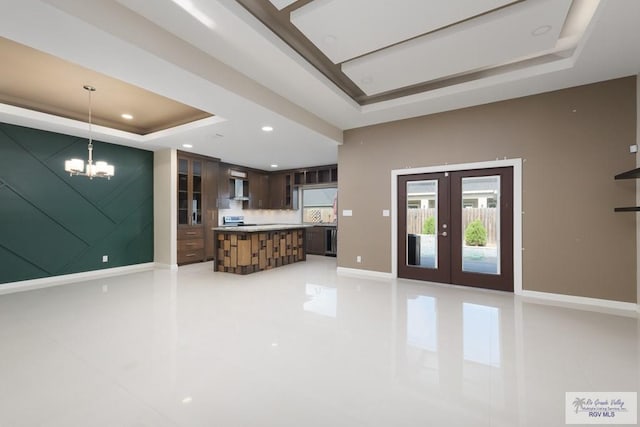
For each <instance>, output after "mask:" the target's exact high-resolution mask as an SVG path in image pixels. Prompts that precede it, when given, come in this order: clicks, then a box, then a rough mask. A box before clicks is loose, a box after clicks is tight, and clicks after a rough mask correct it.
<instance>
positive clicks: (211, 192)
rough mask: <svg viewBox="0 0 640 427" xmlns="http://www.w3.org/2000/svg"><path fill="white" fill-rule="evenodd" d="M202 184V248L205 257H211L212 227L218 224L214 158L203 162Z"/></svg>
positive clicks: (216, 181) (216, 171) (216, 179)
mask: <svg viewBox="0 0 640 427" xmlns="http://www.w3.org/2000/svg"><path fill="white" fill-rule="evenodd" d="M204 165H205V167H204V186H203V188H204V189H206V192H205V197H204V205H203V206H204V213H203V220H202V222H203V223H204V249H205V251H204V252H205V259H207V260H209V259H213V258H214V251H213V231H211V229H212V228H213V227H217V226H218V175H219V173H220V172H219V166H220V164H219V162H217V161H214V160H205V163H204Z"/></svg>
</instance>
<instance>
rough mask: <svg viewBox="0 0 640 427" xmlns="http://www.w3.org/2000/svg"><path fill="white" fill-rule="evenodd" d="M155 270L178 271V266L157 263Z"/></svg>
mask: <svg viewBox="0 0 640 427" xmlns="http://www.w3.org/2000/svg"><path fill="white" fill-rule="evenodd" d="M155 268H157V269H158V270H171V271H178V264H164V263H162V262H156V263H155Z"/></svg>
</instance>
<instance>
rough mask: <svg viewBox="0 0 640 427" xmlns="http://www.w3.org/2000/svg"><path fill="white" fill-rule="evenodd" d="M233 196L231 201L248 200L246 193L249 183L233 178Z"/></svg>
mask: <svg viewBox="0 0 640 427" xmlns="http://www.w3.org/2000/svg"><path fill="white" fill-rule="evenodd" d="M233 184H234V185H233V196H232V197H231V199H233V200H249V197H248V195H247V194H246V193H247V192H248V187H249V185H248V184H249V183H248V181H247V180H244V179H242V178H235V179H234V180H233Z"/></svg>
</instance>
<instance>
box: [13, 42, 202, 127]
mask: <svg viewBox="0 0 640 427" xmlns="http://www.w3.org/2000/svg"><path fill="white" fill-rule="evenodd" d="M0 55H1V56H0V60H1V62H2V63H3V64H11V66H10V67H0V103H3V104H9V105H13V106H16V107H21V108H27V109H30V110H35V111H40V112H43V113H47V114H52V115H55V116H60V117H65V118H69V119H74V120H80V121H87V120H88V114H89V98H88V94H87V91H85V90H84V89H83V88H82V87H83V86H84V85H85V84H89V85H91V86H94V87H95V88H96V91H95V92H93V95H92V116H93V119H92V122H93V123H94V124H96V125H101V126H106V127H109V128H112V129H118V130H122V131H125V132H131V133H135V134H138V135H146V134H150V133H153V132H157V131H160V130H164V129H169V128H172V127H175V126H179V125H183V124H186V123H191V122H193V121H196V120H200V119H204V118H206V117H211V116H212V114H209V113H207V112H205V111H201V110H198V109H196V108H193V107H190V106H188V105H185V104H182V103H180V102H177V101H174V100H172V99H169V98H165V97H163V96H160V95H157V94H155V93H153V92H149V91H147V90H144V89H141V88H140V87H137V86H134V85H131V84H128V83H125V82H123V81H120V80H117V79H114V78H112V77H108V76H106V75H104V74H101V73H97V72H95V71H92V70H90V69H87V68H84V67H81V66H79V65H76V64H73V63H71V62H68V61H64V60H62V59H60V58H57V57H55V56H53V55H49V54H47V53H43V52H40V51H38V50H36V49H33V48H31V47H28V46H25V45H22V44H19V43H16V42H13V41H11V40H8V39H6V38H2V37H0ZM42 70H46V73H45V72H43V71H42ZM121 114H130V115H132V116H133V119H129V120H127V119H124V118H122V117H121Z"/></svg>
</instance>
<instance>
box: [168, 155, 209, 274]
mask: <svg viewBox="0 0 640 427" xmlns="http://www.w3.org/2000/svg"><path fill="white" fill-rule="evenodd" d="M217 180H218V159H214V158H208V157H203V156H196V155H191V154H188V153H183V152H178V233H177V251H178V253H177V261H178V264H187V263H191V262H199V261H204V260H205V259H207V258H210V257H211V256H213V254H212V251H209V250H207V248H208V246H211V247H213V242H212V238H213V234H212V233H207V230H208V229H211V227H213V226H214V224H217V223H218V210H217V206H216V199H217V197H218V184H217Z"/></svg>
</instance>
